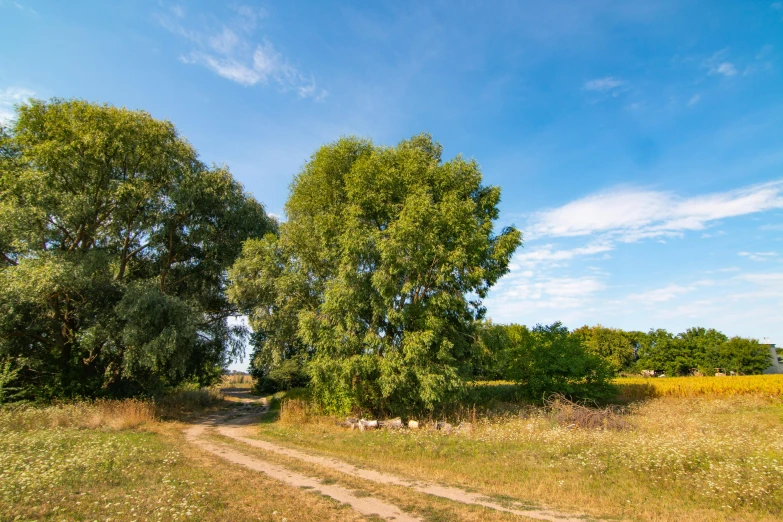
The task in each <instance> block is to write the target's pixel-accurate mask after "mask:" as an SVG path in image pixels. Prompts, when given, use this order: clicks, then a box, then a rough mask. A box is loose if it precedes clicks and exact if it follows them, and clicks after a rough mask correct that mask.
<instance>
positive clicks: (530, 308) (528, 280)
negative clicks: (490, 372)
mask: <svg viewBox="0 0 783 522" xmlns="http://www.w3.org/2000/svg"><path fill="white" fill-rule="evenodd" d="M605 288H606V285H605V284H604V282H603V281H602V280H601V278H600V277H598V276H594V275H590V276H583V277H539V276H538V275H537V274H535V273H533V272H531V271H524V272H515V273H513V274H510V275H509V276H507V277H505V278H503V279H502V280H501V282H500V283H498V285H497V287H496V288H495V289H494V290H493V291H492V294H491V296H490V298H489V299H487V305H488V306H489V307H491V308H492V309H494V310H495V312H494V313H493V319H495V320H501V321H520V318H521V317H522V316H523V315H524V314H530V313H535V312H536V311H541V312H544V311H545V313H542V315H541V317H543V315H551V314H557V315H556V317H554V318H553V319H552V320H555V319H567V316H566V314H565V313H564V311H565V310H572V311H576V310H580V309H582V308H584V307H586V306H588V305H589V304H590V303H591V302H592V301H593V300H594V298H595V295H596V294H598V293H599V292H601V291H603V290H604V289H605ZM495 303H497V305H495Z"/></svg>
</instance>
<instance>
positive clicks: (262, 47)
mask: <svg viewBox="0 0 783 522" xmlns="http://www.w3.org/2000/svg"><path fill="white" fill-rule="evenodd" d="M232 9H233V11H234V16H233V17H231V18H230V19H227V20H225V21H222V22H220V23H209V24H207V25H206V26H205V27H199V28H193V24H188V23H186V22H187V20H186V18H187V14H186V12H185V10H184V8H182V7H181V6H172V7H170V8H169V9H168V12H166V13H158V14H157V15H156V19H157V21H158V23H159V24H160V25H161V26H162V27H163V28H164V29H166V30H167V31H169V32H171V33H172V34H175V35H177V36H179V37H181V38H183V39H185V40H187V41H188V42H190V43H191V45H192V47H193V49H192V50H191V51H190V52H189V53H187V54H185V55H183V56H181V57H180V60H181V61H182V62H184V63H188V64H198V65H202V66H204V67H206V68H207V69H209V70H211V71H212V72H214V73H215V74H217V75H218V76H221V77H223V78H226V79H227V80H231V81H233V82H236V83H239V84H240V85H245V86H251V85H256V84H259V83H260V84H269V83H274V84H276V85H277V86H278V87H279V88H280V89H281V90H283V91H291V92H295V93H296V94H297V95H298V96H300V97H302V98H314V99H316V100H320V99H323V98H324V97H326V96H327V92H326V91H325V90H324V89H322V88H319V87H318V85H317V84H316V82H315V79H314V77H313V76H312V75H307V74H304V73H302V72H301V71H299V70H298V69H297V68H296V67H295V66H293V65H292V64H291V63H290V62H289V61H288V59H287V58H286V57H285V56H283V55H282V54H281V53H280V52H279V51H277V50H276V49H275V47H274V45H272V43H271V42H269V41H268V40H266V39H261V40H259V39H258V38H256V34H255V33H256V29H257V27H258V23H259V21H260V20H261V19H263V18H265V17H266V16H267V13H266V12H265V11H263V10H259V9H255V8H252V7H250V6H246V5H242V6H234V7H233V8H232Z"/></svg>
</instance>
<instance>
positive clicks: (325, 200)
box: [0, 99, 761, 413]
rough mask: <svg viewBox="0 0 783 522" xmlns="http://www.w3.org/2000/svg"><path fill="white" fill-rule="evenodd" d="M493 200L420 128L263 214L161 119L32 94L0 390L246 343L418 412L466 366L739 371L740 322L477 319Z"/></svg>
mask: <svg viewBox="0 0 783 522" xmlns="http://www.w3.org/2000/svg"><path fill="white" fill-rule="evenodd" d="M499 201H500V189H499V188H498V187H493V186H485V185H483V184H482V174H481V170H480V168H479V166H478V164H477V163H476V162H475V161H474V160H468V159H465V158H462V157H461V156H457V157H455V158H452V159H450V160H444V159H443V158H442V147H441V146H440V144H438V143H437V142H435V141H434V140H433V139H432V137H431V136H429V135H427V134H421V135H418V136H414V137H412V138H410V139H408V140H403V141H401V142H400V143H399V144H397V145H396V146H393V147H382V146H377V145H375V144H373V143H372V142H371V141H370V140H366V139H359V138H355V137H346V138H341V139H339V140H337V141H335V142H333V143H330V144H327V145H324V146H323V147H321V148H319V149H318V150H317V151H316V152H315V153H314V154H313V155H312V157H311V158H310V160H309V161H308V162H307V163H306V164H305V166H304V167H303V168H302V170H301V171H300V172H299V173H298V174H297V175H296V176H295V178H294V181H293V183H292V185H291V189H290V196H289V199H288V201H287V203H286V206H285V213H286V219H285V221H283V222H282V223H280V222H278V221H277V220H275V219H273V218H272V217H270V216H269V215H268V214H267V213H266V211H265V209H264V207H263V205H261V204H260V203H258V202H257V201H256V200H255V199H254V198H253V197H252V196H251V195H249V194H247V193H246V192H245V191H244V189H243V187H242V186H241V184H239V183H238V182H237V181H236V180H235V179H234V178H233V177H232V175H231V173H230V172H229V170H228V168H227V167H225V166H221V165H206V164H204V163H203V162H201V161H200V160H199V158H198V154H197V152H196V151H195V150H194V149H193V147H192V146H191V145H190V144H189V143H188V142H187V141H186V140H185V139H184V138H183V137H182V136H180V134H179V133H178V132H177V130H176V128H175V127H174V126H173V125H172V124H171V123H170V122H167V121H160V120H156V119H154V118H152V117H151V116H150V115H149V114H148V113H146V112H144V111H134V110H128V109H125V108H117V107H112V106H108V105H99V104H91V103H88V102H85V101H82V100H63V99H53V100H50V101H41V100H30V101H29V102H28V103H26V104H24V105H21V106H19V107H18V108H17V112H16V118H15V120H14V121H13V123H12V125H10V127H8V128H2V127H0V401H2V400H4V399H7V398H9V397H13V398H17V399H43V400H46V399H51V398H54V397H77V396H87V397H95V396H130V395H146V396H155V395H159V394H162V393H165V392H166V391H167V390H170V389H172V388H173V387H177V386H182V385H192V386H203V385H209V384H212V383H214V382H216V381H217V380H218V379H219V378H220V376H221V374H222V371H223V369H224V368H225V367H226V365H227V364H228V363H229V362H230V361H232V360H236V359H237V358H238V357H240V356H241V353H242V352H243V351H244V347H245V345H246V344H247V343H249V344H250V346H251V347H252V354H251V356H250V357H251V361H250V366H251V372H252V373H253V374H254V375H255V376H256V377H257V378H258V381H259V386H260V387H262V388H267V389H271V388H279V387H287V386H288V387H290V386H297V385H307V386H309V387H310V390H311V394H312V396H313V398H314V400H316V401H317V402H318V403H320V404H321V406H322V407H323V408H324V409H325V410H326V411H331V412H346V411H350V410H356V409H361V410H368V411H375V412H398V413H399V412H407V411H414V410H416V411H421V410H429V411H432V410H433V409H435V408H436V407H438V406H439V405H442V404H444V403H447V402H449V401H454V400H457V399H459V397H460V396H461V394H462V393H463V392H464V390H465V386H466V383H468V382H469V381H472V380H475V379H482V378H485V379H486V378H503V379H509V380H513V381H515V382H517V383H518V384H519V386H520V389H521V390H524V391H525V393H526V394H527V395H529V396H530V397H531V398H539V399H540V397H541V394H542V393H547V392H551V391H562V392H564V393H567V394H569V395H571V396H574V397H582V398H585V397H590V398H600V397H605V396H608V395H610V394H611V385H610V384H609V379H610V378H611V377H612V376H613V375H615V374H617V373H618V372H622V371H631V370H633V369H639V368H642V367H645V368H646V367H647V366H649V367H650V368H654V369H658V368H661V369H664V370H665V371H667V373H671V374H677V373H682V372H683V371H685V369H690V368H693V367H698V368H704V369H705V371H707V372H709V371H710V369H712V368H715V367H718V366H719V367H722V368H727V369H728V368H735V367H736V368H737V370H736V371H739V372H747V371H748V370H747V368H749V367H750V366H748V364H749V363H748V362H747V360H746V359H747V357H746V355H737V354H746V352H747V353H751V352H753V350H752V349H749V348H748V349H747V350H746V346H747V343H751V342H750V341H747V340H738V339H736V338H735V339H725V336H722V334H718V333H717V332H714V331H711V330H710V331H704V332H703V333H698V334H697V333H694V334H691V333H687V332H686V333H687V334H688V336H689V337H688V336H684V334H680V335H678V336H672V335H670V334H667V333H666V332H664V331H662V330H656V331H655V332H650V333H649V334H639V335H637V332H620V331H618V330H610V329H602V328H601V327H596V328H593V329H590V328H583V329H579V330H576V331H574V332H570V331H569V330H568V329H567V328H565V327H563V326H562V325H560V324H558V323H556V324H554V325H551V326H537V327H535V328H531V329H528V328H525V327H523V326H519V325H495V324H492V323H491V322H488V321H486V319H485V315H486V309H485V308H484V307H483V305H482V299H483V298H484V297H486V295H487V292H488V291H489V289H490V288H491V287H492V286H493V285H494V284H495V283H496V282H497V281H498V279H499V278H500V277H502V276H503V275H504V274H506V273H507V272H508V265H509V261H510V259H511V256H512V255H513V253H514V251H515V250H516V249H517V248H518V247H519V246H520V245H521V244H522V234H521V232H520V231H518V230H517V229H515V228H514V227H507V228H504V229H501V230H499V231H496V230H495V227H494V223H495V222H496V221H497V219H498V203H499ZM241 316H245V317H247V318H248V323H249V325H250V329H247V328H245V327H243V326H241V325H240V323H239V322H238V321H236V320H235V319H236V318H238V317H241ZM688 332H691V331H690V330H689V331H688ZM721 336H722V337H721ZM686 337H687V339H686ZM718 341H719V342H718ZM716 343H717V344H716ZM743 343H746V344H743ZM751 344H752V343H751ZM756 344H757V343H756ZM743 350H745V351H743ZM732 357H734V359H732ZM748 357H750V356H748ZM751 358H752V357H751ZM759 361H760V359H759ZM758 364H761V363H760V362H759V363H758ZM645 365H647V366H645ZM732 365H734V366H732ZM740 368H742V369H740ZM754 368H756V367H754ZM753 371H755V370H753Z"/></svg>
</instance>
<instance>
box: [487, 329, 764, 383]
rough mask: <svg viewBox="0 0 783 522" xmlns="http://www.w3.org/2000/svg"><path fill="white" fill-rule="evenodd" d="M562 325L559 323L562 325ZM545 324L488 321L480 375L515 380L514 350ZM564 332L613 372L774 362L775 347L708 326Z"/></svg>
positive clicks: (744, 368) (676, 371) (684, 371)
mask: <svg viewBox="0 0 783 522" xmlns="http://www.w3.org/2000/svg"><path fill="white" fill-rule="evenodd" d="M558 326H559V325H558ZM540 329H541V327H536V328H533V329H532V330H531V329H528V328H527V327H525V326H522V325H516V324H511V325H503V324H493V323H492V322H485V323H484V324H482V327H481V333H480V336H479V339H478V342H477V357H478V359H477V363H476V365H475V370H474V371H475V375H476V377H477V378H483V379H512V380H513V375H514V373H513V369H512V368H513V364H511V363H510V361H512V360H513V357H514V355H513V354H514V353H515V352H516V351H518V350H519V349H520V348H519V347H520V346H523V345H524V344H525V343H529V342H530V341H528V339H529V338H530V337H531V336H534V335H535V332H537V331H539V330H540ZM562 335H564V336H570V337H572V338H573V342H574V343H578V344H580V345H581V346H582V348H583V349H584V353H585V354H589V355H592V356H595V357H598V358H599V359H600V360H601V361H602V363H603V364H604V365H605V366H606V369H607V370H608V371H609V372H610V374H611V375H613V376H616V375H622V374H648V375H652V374H656V375H658V374H663V375H666V376H671V377H675V376H685V375H694V374H699V375H715V374H716V373H717V372H722V373H725V374H730V373H736V374H738V375H752V374H759V373H763V372H764V370H766V369H767V368H769V366H770V363H771V358H770V350H769V348H768V347H767V346H766V345H763V344H760V343H759V342H758V340H756V339H747V338H742V337H732V338H729V337H727V336H726V335H725V334H723V333H721V332H719V331H717V330H714V329H707V328H702V327H695V328H689V329H687V330H686V331H685V332H681V333H678V334H676V335H675V334H673V333H671V332H668V331H666V330H664V329H653V330H650V331H649V332H640V331H625V330H622V329H619V328H607V327H604V326H601V325H597V326H582V327H581V328H577V329H576V330H573V331H571V332H568V331H567V330H565V331H564V332H563V334H562Z"/></svg>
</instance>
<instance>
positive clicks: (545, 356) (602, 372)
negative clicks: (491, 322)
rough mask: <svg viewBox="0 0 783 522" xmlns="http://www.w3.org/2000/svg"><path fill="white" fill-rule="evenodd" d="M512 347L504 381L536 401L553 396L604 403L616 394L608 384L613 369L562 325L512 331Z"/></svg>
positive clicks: (510, 345)
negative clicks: (555, 394)
mask: <svg viewBox="0 0 783 522" xmlns="http://www.w3.org/2000/svg"><path fill="white" fill-rule="evenodd" d="M509 330H510V335H509V345H508V348H507V349H506V353H505V354H504V359H505V363H504V364H505V366H506V370H505V376H504V377H505V378H507V379H509V380H513V381H515V382H516V383H518V384H519V386H520V389H521V392H522V393H523V395H525V396H526V397H528V398H530V399H533V400H541V399H543V398H546V397H547V396H549V395H551V394H553V393H562V394H563V395H565V396H567V397H569V398H572V399H579V400H581V399H605V398H608V397H611V396H612V395H613V394H614V392H615V391H614V389H613V387H612V386H611V384H609V379H610V378H611V376H612V371H611V368H610V366H609V365H608V364H607V363H606V362H605V361H604V360H603V359H601V358H600V357H598V356H596V355H594V354H591V353H589V352H588V351H587V350H586V348H585V346H584V344H583V342H582V338H581V337H580V336H578V335H574V334H572V333H570V332H569V331H568V328H566V327H565V326H563V325H561V324H560V323H554V324H552V325H549V326H542V325H537V326H536V327H535V328H533V329H532V330H528V329H527V328H525V327H524V326H519V325H511V327H509Z"/></svg>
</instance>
